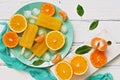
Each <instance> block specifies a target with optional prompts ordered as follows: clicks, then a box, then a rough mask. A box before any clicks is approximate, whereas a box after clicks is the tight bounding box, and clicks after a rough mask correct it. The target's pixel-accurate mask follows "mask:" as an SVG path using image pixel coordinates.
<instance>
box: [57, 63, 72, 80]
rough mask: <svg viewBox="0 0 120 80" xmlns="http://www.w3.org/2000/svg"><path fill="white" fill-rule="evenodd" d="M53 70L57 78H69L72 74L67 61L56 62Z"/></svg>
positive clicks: (63, 79)
mask: <svg viewBox="0 0 120 80" xmlns="http://www.w3.org/2000/svg"><path fill="white" fill-rule="evenodd" d="M55 72H56V75H57V76H58V78H59V80H70V79H71V78H72V75H73V70H72V67H71V65H70V64H69V63H68V62H67V61H60V62H59V63H57V64H56V66H55Z"/></svg>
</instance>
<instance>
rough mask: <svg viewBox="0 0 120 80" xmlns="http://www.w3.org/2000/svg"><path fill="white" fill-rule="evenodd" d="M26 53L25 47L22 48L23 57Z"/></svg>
mask: <svg viewBox="0 0 120 80" xmlns="http://www.w3.org/2000/svg"><path fill="white" fill-rule="evenodd" d="M24 52H25V47H23V48H22V50H21V55H23V54H24Z"/></svg>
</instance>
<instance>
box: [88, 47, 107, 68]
mask: <svg viewBox="0 0 120 80" xmlns="http://www.w3.org/2000/svg"><path fill="white" fill-rule="evenodd" d="M90 60H91V63H92V64H93V66H95V67H96V68H100V67H102V66H104V65H105V64H106V62H107V57H106V55H105V53H104V52H103V51H99V50H97V49H96V50H94V51H93V52H92V53H91V56H90Z"/></svg>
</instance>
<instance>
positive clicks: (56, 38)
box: [46, 31, 65, 51]
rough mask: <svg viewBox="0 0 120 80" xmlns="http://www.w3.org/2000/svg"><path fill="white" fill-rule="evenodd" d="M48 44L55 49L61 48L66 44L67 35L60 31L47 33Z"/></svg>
mask: <svg viewBox="0 0 120 80" xmlns="http://www.w3.org/2000/svg"><path fill="white" fill-rule="evenodd" d="M46 44H47V46H48V48H49V49H51V50H53V51H56V50H59V49H61V48H62V47H63V46H64V44H65V37H64V35H63V34H62V33H61V32H59V31H51V32H49V33H48V34H47V35H46Z"/></svg>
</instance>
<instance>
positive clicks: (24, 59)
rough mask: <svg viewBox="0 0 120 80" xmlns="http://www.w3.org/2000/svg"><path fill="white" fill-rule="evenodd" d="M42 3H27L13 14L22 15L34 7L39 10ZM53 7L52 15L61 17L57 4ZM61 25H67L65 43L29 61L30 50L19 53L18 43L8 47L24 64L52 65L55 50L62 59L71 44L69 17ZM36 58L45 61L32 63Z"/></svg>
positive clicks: (71, 32)
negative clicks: (59, 47) (55, 49)
mask: <svg viewBox="0 0 120 80" xmlns="http://www.w3.org/2000/svg"><path fill="white" fill-rule="evenodd" d="M42 4H44V2H34V3H30V4H27V5H25V6H23V7H22V8H20V9H19V10H18V11H17V12H16V13H15V14H22V15H24V13H25V11H33V10H34V8H37V9H39V10H40V8H41V5H42ZM54 6H55V5H54ZM55 8H56V12H55V15H54V16H53V17H56V18H58V19H61V17H60V15H59V14H58V11H59V10H60V8H58V7H57V6H55ZM27 21H28V23H29V19H27ZM63 26H65V27H67V30H68V31H67V33H64V35H65V38H66V42H65V45H64V47H63V48H62V49H60V50H59V51H56V52H52V51H50V50H48V51H47V52H46V53H45V54H44V55H43V56H42V57H34V58H33V59H32V60H30V61H29V60H28V57H29V56H30V55H31V54H32V52H31V51H30V50H28V49H26V50H25V53H24V55H21V54H20V53H21V49H22V47H21V46H19V45H18V46H17V47H15V48H12V49H10V51H11V53H12V54H13V55H14V56H15V57H16V58H18V59H19V60H20V61H21V62H23V63H24V64H26V65H28V66H32V67H38V68H44V67H49V66H52V65H54V63H52V62H51V60H52V59H53V58H54V57H55V54H56V53H57V52H59V53H60V54H61V57H62V59H63V58H64V57H65V56H66V55H67V54H68V52H69V50H70V48H71V46H72V41H73V27H72V25H71V22H70V20H69V18H68V19H67V20H66V21H65V22H63V23H62V27H63ZM42 29H43V28H42ZM44 30H45V31H46V32H47V31H49V30H47V29H44ZM19 35H21V34H19ZM36 60H44V61H45V62H44V63H42V64H41V65H37V66H36V65H33V62H34V61H36Z"/></svg>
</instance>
